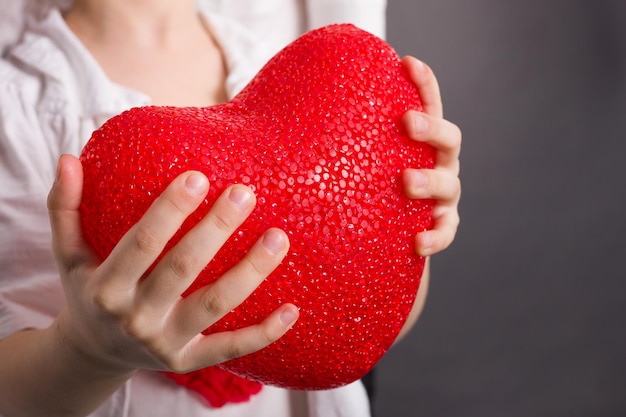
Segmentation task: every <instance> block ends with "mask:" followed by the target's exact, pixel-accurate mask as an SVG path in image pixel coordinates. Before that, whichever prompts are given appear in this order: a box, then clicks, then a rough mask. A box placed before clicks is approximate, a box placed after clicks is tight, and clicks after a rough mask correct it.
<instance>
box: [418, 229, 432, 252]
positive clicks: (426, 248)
mask: <svg viewBox="0 0 626 417" xmlns="http://www.w3.org/2000/svg"><path fill="white" fill-rule="evenodd" d="M433 243H434V240H433V237H432V236H431V235H430V233H422V235H421V236H420V253H421V254H422V255H424V256H426V255H428V254H430V252H431V249H432V247H433Z"/></svg>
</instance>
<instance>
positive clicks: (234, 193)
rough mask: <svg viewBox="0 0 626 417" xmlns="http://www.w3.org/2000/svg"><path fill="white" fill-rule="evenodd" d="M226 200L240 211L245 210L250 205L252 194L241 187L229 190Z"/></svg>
mask: <svg viewBox="0 0 626 417" xmlns="http://www.w3.org/2000/svg"><path fill="white" fill-rule="evenodd" d="M228 198H229V199H230V201H232V202H233V203H235V204H236V205H237V206H238V207H239V208H240V209H242V210H245V209H247V208H248V207H250V205H251V204H252V192H251V191H249V190H247V189H243V188H241V187H233V188H231V189H230V193H229V194H228Z"/></svg>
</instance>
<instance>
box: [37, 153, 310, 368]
mask: <svg viewBox="0 0 626 417" xmlns="http://www.w3.org/2000/svg"><path fill="white" fill-rule="evenodd" d="M58 169H59V171H58V172H59V174H58V178H57V180H56V181H55V185H54V187H53V189H52V191H51V192H50V196H49V199H48V207H49V211H50V218H51V224H52V234H53V249H54V253H55V256H56V259H57V263H58V265H59V270H60V273H61V279H62V281H63V286H64V291H65V295H66V299H67V306H66V308H65V309H64V311H63V312H62V313H61V315H60V316H59V318H58V320H57V329H58V331H59V333H60V335H61V336H62V337H63V338H64V341H65V342H66V344H67V346H68V347H69V348H71V349H73V350H74V351H75V352H77V353H78V356H80V357H82V358H83V362H84V363H86V364H87V366H90V367H91V370H93V368H94V367H96V368H98V367H99V368H98V369H100V370H103V371H106V372H109V373H118V374H123V373H128V372H132V371H133V370H134V369H137V368H145V369H155V370H164V371H173V372H186V371H190V370H194V369H198V368H203V367H206V366H210V365H214V364H217V363H220V362H224V361H227V360H229V359H232V358H234V357H237V356H242V355H246V354H248V353H251V352H254V351H257V350H259V349H262V348H263V347H265V346H267V345H269V344H270V343H272V342H274V341H275V340H277V339H278V338H280V337H281V336H282V335H283V334H284V333H285V332H286V331H287V330H288V329H289V328H290V327H291V326H292V325H293V323H294V322H295V321H296V319H297V317H298V310H297V309H296V308H295V307H294V306H293V305H289V304H287V305H283V306H281V307H280V308H278V309H277V310H276V311H274V312H273V313H272V314H271V315H270V316H268V317H267V318H266V319H265V320H264V321H263V322H262V323H261V324H259V325H255V326H250V327H246V328H243V329H240V330H236V331H233V332H223V333H216V334H211V335H208V336H206V335H203V334H202V333H201V332H202V331H203V330H204V329H206V328H207V327H209V326H210V325H211V324H213V323H215V322H216V321H218V320H219V319H220V318H221V317H223V316H224V315H225V314H227V313H228V312H229V311H230V310H232V309H233V308H235V307H236V306H237V305H239V304H240V303H241V302H242V301H244V300H245V299H246V297H248V296H249V295H250V293H252V292H253V291H254V290H255V289H256V288H257V286H258V285H259V284H260V283H261V282H262V281H263V280H264V279H265V278H266V277H267V275H269V274H270V273H271V272H272V271H273V270H274V268H276V267H277V266H278V264H279V263H280V262H281V260H282V259H283V257H284V256H285V255H286V253H287V250H288V247H289V242H288V238H287V236H286V234H285V233H284V232H282V231H281V230H278V229H270V230H267V231H266V232H265V233H264V235H263V236H262V237H261V239H260V240H259V241H258V242H257V243H256V244H255V245H254V246H253V247H252V248H251V249H250V251H249V253H248V254H247V255H245V256H244V257H243V259H242V261H241V262H240V263H238V264H237V265H236V266H234V267H233V268H232V269H231V270H230V271H228V272H227V273H226V274H224V276H222V277H221V278H220V279H219V280H218V281H216V282H215V283H214V284H213V285H210V286H208V287H205V288H203V289H200V290H198V291H196V292H195V293H193V294H191V295H190V296H188V297H187V298H182V297H181V294H182V293H183V292H184V291H185V290H186V289H187V288H188V287H189V285H190V284H191V283H192V282H193V280H194V279H195V278H196V276H197V275H198V273H199V272H200V271H201V270H202V269H203V268H204V267H205V265H206V264H207V263H209V261H210V260H211V259H212V258H213V257H214V256H215V254H216V253H217V251H218V250H219V249H220V247H221V246H222V245H223V244H224V242H225V241H226V240H227V239H228V237H229V236H230V235H231V234H232V233H233V232H234V231H235V229H236V228H237V227H238V226H239V225H240V224H241V223H242V222H243V221H244V220H245V219H246V217H247V216H248V215H249V214H250V212H251V211H252V209H253V208H254V205H255V197H254V194H253V193H252V191H251V190H250V189H249V188H247V187H244V186H240V185H235V186H233V187H231V188H229V189H228V190H226V191H225V192H224V193H223V194H222V195H221V196H220V197H219V199H218V200H217V201H216V202H215V204H214V205H213V207H212V208H211V211H210V212H209V213H208V214H207V215H206V216H205V217H204V219H203V220H202V221H201V222H200V223H198V225H197V226H195V227H194V228H193V229H192V230H191V231H190V232H189V233H187V235H185V236H184V237H183V239H182V240H181V241H180V242H179V243H178V244H177V245H176V246H175V247H174V248H172V249H171V250H170V251H169V252H168V253H167V255H166V256H165V257H164V258H163V259H162V260H161V261H160V262H159V263H158V264H157V265H156V267H155V268H154V269H153V270H152V272H151V273H150V274H149V275H146V276H144V275H145V273H146V270H148V269H149V267H150V266H151V265H152V264H153V262H154V261H155V260H156V259H157V257H158V256H159V254H160V253H161V251H162V250H163V248H164V247H165V245H166V243H167V242H168V240H169V239H170V238H171V237H172V236H173V235H174V233H175V232H176V231H177V230H178V229H179V227H180V226H181V224H182V222H183V221H184V220H185V218H186V217H187V216H188V215H189V214H191V213H192V212H193V211H194V210H195V209H196V207H198V205H199V204H200V203H201V202H202V201H203V199H204V197H205V195H206V193H207V191H208V189H209V183H208V181H207V179H206V178H205V177H204V176H203V175H202V174H200V173H198V172H187V173H184V174H182V175H181V176H179V177H178V178H176V179H175V180H174V181H173V182H172V183H171V184H170V185H169V187H168V188H167V189H166V190H165V192H164V193H163V194H162V195H161V196H160V197H159V198H158V199H157V200H156V201H155V202H154V203H153V204H152V206H151V207H150V209H149V210H148V211H147V212H146V213H145V215H144V216H143V217H142V219H141V220H140V221H139V222H138V223H137V224H136V225H135V226H134V227H133V228H131V230H129V231H128V233H126V235H125V236H124V237H123V238H122V239H121V240H120V242H119V243H118V245H117V246H116V247H115V249H114V250H113V252H112V253H111V254H110V255H109V257H108V258H107V259H106V260H104V262H102V263H100V262H97V261H96V259H94V257H93V255H92V253H91V252H90V250H89V249H88V247H87V246H86V244H85V242H84V241H83V239H82V237H81V230H80V221H79V214H78V207H79V205H80V199H81V193H82V167H81V165H80V161H78V160H77V159H76V158H74V157H71V156H64V157H62V158H61V160H60V162H59V168H58ZM42 296H43V295H42Z"/></svg>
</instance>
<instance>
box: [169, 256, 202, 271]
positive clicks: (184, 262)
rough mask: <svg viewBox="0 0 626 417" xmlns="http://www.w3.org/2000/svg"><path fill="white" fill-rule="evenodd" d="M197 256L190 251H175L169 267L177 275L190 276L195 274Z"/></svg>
mask: <svg viewBox="0 0 626 417" xmlns="http://www.w3.org/2000/svg"><path fill="white" fill-rule="evenodd" d="M195 264H196V263H195V258H194V256H193V255H192V254H190V253H182V252H174V253H172V256H171V258H170V260H169V268H170V270H171V271H172V274H173V275H174V276H175V277H188V276H189V275H191V274H193V272H194V269H195V268H194V267H195Z"/></svg>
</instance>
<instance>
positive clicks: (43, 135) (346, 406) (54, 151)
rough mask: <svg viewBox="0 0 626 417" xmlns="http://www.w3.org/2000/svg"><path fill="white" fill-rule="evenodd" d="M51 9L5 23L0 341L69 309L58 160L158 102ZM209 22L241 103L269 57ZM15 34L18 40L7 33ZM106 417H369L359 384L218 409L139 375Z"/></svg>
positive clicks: (280, 393)
mask: <svg viewBox="0 0 626 417" xmlns="http://www.w3.org/2000/svg"><path fill="white" fill-rule="evenodd" d="M12 1H13V0H11V2H12ZM21 1H22V2H24V1H25V0H21ZM50 1H51V0H50ZM0 2H1V3H0V5H1V6H3V7H4V6H5V5H6V4H5V3H7V4H8V0H0ZM16 3H17V0H16ZM44 3H46V4H47V2H44V1H41V0H39V3H37V0H33V3H28V4H36V5H37V7H36V8H35V9H33V10H29V9H28V8H27V9H26V10H29V11H28V12H27V13H26V15H20V13H18V12H19V11H20V10H24V9H22V8H19V7H17V6H16V8H15V9H14V10H17V11H18V12H16V13H15V14H11V15H10V16H11V18H10V19H9V20H8V21H4V19H3V17H2V16H0V28H3V29H2V33H0V35H2V36H1V40H2V41H3V42H4V43H3V44H2V45H0V46H2V50H3V59H2V60H1V61H0V183H1V184H2V186H1V187H0V338H3V337H6V336H7V335H9V334H11V333H13V332H15V331H18V330H20V329H23V328H26V327H36V328H41V327H45V326H48V325H49V324H50V323H51V322H52V320H53V319H54V317H55V316H56V315H57V314H58V312H59V311H60V309H61V308H62V305H63V303H64V299H63V292H62V290H61V285H60V282H59V279H58V275H57V274H58V273H57V270H56V267H55V265H54V261H53V259H52V256H51V253H50V229H49V224H48V216H47V211H46V197H47V193H48V191H49V189H50V186H51V184H52V182H53V179H54V175H55V169H56V163H57V159H58V157H59V155H60V154H62V153H71V154H74V155H78V154H79V153H80V150H81V149H82V147H83V145H84V143H85V142H86V140H87V139H88V138H89V137H90V134H91V132H92V131H93V130H94V129H95V128H97V127H98V126H100V125H101V124H102V123H103V122H104V121H105V120H107V119H108V118H109V117H111V116H113V115H115V114H118V113H120V112H121V111H123V110H125V109H128V108H130V107H133V106H139V105H145V104H149V102H150V99H149V97H147V96H146V95H145V94H142V93H141V92H137V91H132V90H129V89H127V88H124V87H122V86H119V85H116V84H114V83H112V82H111V81H110V80H109V79H108V78H107V77H106V75H105V73H104V72H103V71H102V69H101V68H100V67H99V66H98V64H97V62H96V61H95V60H94V59H93V57H92V56H91V55H90V54H89V53H88V52H87V50H86V49H85V48H84V47H83V45H82V44H81V43H80V42H79V41H78V40H77V39H76V38H75V37H74V35H73V34H72V33H71V31H70V30H69V29H68V28H67V26H66V25H65V23H64V21H63V19H62V16H61V14H60V12H59V10H56V9H52V10H49V9H48V8H47V7H44V6H43V4H44ZM23 4H26V3H23ZM3 10H5V9H3ZM16 16H17V17H16ZM24 16H25V17H24ZM207 21H208V24H209V26H210V27H211V28H212V31H213V32H214V34H215V35H216V36H217V38H218V41H219V43H220V45H221V47H222V49H223V50H224V52H225V57H226V61H227V68H228V74H229V75H228V79H227V89H228V93H229V95H230V96H233V95H234V94H236V93H237V92H238V91H239V90H240V89H241V88H242V87H243V86H244V85H245V83H246V82H247V81H248V80H249V79H250V78H251V77H252V76H253V75H254V74H255V73H256V71H257V70H258V69H259V68H260V67H261V66H262V65H263V64H264V63H265V62H266V60H267V59H268V57H269V49H264V48H263V47H260V46H259V44H258V42H256V41H255V40H254V39H253V38H252V37H250V36H248V35H247V32H245V31H243V30H241V28H240V27H238V26H237V25H235V24H233V23H232V22H229V21H227V20H226V19H224V18H216V17H211V16H207ZM5 23H6V25H5ZM9 26H11V27H12V28H13V29H14V30H17V31H18V35H16V34H15V33H9V32H10V31H8V30H6V28H7V27H9ZM6 34H9V35H7V36H4V35H6ZM18 39H19V40H18ZM14 42H17V43H15V45H12V44H13V43H14ZM0 360H2V359H1V358H0ZM68 395H71V393H68ZM105 416H106V417H142V416H150V417H155V416H168V417H174V416H185V417H216V416H217V417H228V416H254V417H263V416H268V417H269V416H271V417H281V416H292V417H293V416H297V417H299V416H303V417H305V416H308V417H360V416H369V405H368V401H367V397H366V394H365V390H364V388H363V385H362V384H361V383H360V381H357V382H355V383H353V384H350V385H348V386H346V387H342V388H339V389H335V390H329V391H319V392H309V393H298V392H291V391H287V390H283V389H279V388H273V387H264V389H263V390H262V391H261V393H260V394H258V395H256V396H254V397H253V399H252V400H251V401H250V402H248V403H244V404H238V405H228V406H226V407H224V408H221V409H211V408H209V407H208V406H206V405H205V403H203V402H202V401H201V400H200V399H199V397H198V396H197V395H196V394H194V393H193V392H191V391H189V390H186V389H184V388H181V387H178V386H176V385H175V384H174V383H173V382H171V381H170V380H169V379H166V378H165V377H163V376H162V375H159V374H156V373H152V372H137V374H136V375H135V376H134V377H133V378H131V380H130V381H129V382H128V383H126V384H125V385H124V386H123V387H122V388H121V389H120V390H119V391H118V392H116V393H115V394H114V395H113V396H112V397H111V398H110V399H109V400H108V401H107V402H106V403H105V404H103V406H102V407H101V408H100V409H99V410H97V411H96V412H95V413H93V414H92V417H105Z"/></svg>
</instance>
